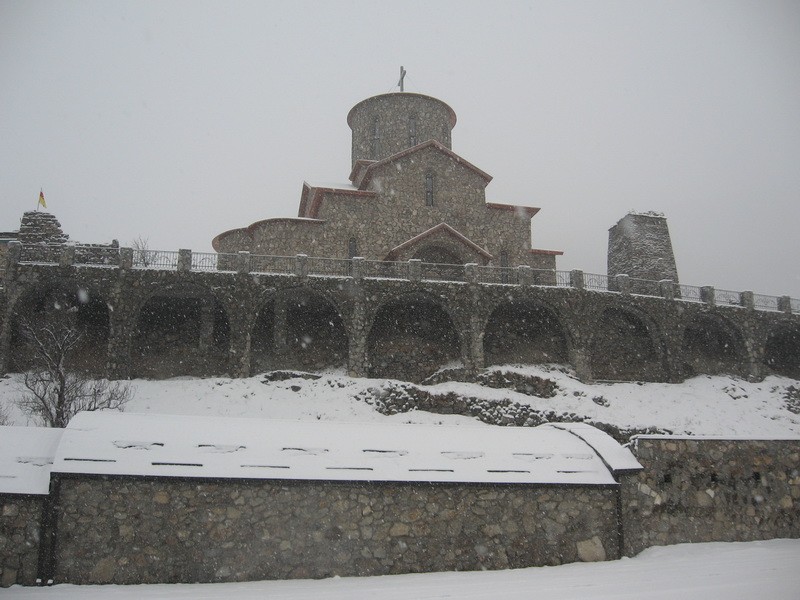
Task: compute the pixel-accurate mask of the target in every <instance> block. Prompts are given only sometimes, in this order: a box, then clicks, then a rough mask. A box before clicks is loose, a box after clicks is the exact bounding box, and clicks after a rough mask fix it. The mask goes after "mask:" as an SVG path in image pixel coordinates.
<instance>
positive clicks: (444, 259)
mask: <svg viewBox="0 0 800 600" xmlns="http://www.w3.org/2000/svg"><path fill="white" fill-rule="evenodd" d="M413 258H417V259H419V260H421V261H422V262H424V263H432V264H441V265H463V264H464V261H463V260H461V258H460V257H459V256H458V254H456V253H455V252H453V251H452V250H450V249H449V248H447V247H446V246H443V245H441V244H431V245H430V246H425V247H424V248H420V249H419V250H417V252H416V253H415V254H414V256H413Z"/></svg>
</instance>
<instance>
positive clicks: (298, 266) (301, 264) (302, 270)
mask: <svg viewBox="0 0 800 600" xmlns="http://www.w3.org/2000/svg"><path fill="white" fill-rule="evenodd" d="M294 274H295V276H297V277H299V278H300V279H306V278H307V277H308V256H307V255H305V254H298V255H297V256H295V257H294Z"/></svg>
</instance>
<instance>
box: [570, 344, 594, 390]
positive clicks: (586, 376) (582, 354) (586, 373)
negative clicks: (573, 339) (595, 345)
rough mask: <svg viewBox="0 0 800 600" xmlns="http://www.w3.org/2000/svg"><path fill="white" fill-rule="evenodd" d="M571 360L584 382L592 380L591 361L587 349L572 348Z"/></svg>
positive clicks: (579, 377) (576, 372)
mask: <svg viewBox="0 0 800 600" xmlns="http://www.w3.org/2000/svg"><path fill="white" fill-rule="evenodd" d="M569 362H570V363H572V365H573V366H574V367H575V374H576V375H577V376H578V379H579V380H581V381H583V382H584V383H586V382H591V381H592V368H591V361H590V360H589V356H588V352H587V351H586V350H584V349H583V348H575V347H572V348H570V350H569Z"/></svg>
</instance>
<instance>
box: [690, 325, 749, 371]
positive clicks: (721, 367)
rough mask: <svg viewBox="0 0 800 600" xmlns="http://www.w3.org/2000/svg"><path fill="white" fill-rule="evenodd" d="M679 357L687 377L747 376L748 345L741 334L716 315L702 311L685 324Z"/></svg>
mask: <svg viewBox="0 0 800 600" xmlns="http://www.w3.org/2000/svg"><path fill="white" fill-rule="evenodd" d="M682 356H683V359H684V365H683V368H684V370H685V374H686V375H687V376H693V375H697V374H699V373H705V374H708V375H718V374H731V375H741V376H744V375H747V347H746V345H745V342H744V338H743V336H742V333H741V332H740V331H739V330H738V329H737V328H736V327H735V326H734V325H733V324H731V322H730V321H728V320H727V319H725V318H724V317H721V316H719V315H714V314H709V313H702V314H698V315H696V316H695V317H693V318H692V319H691V320H690V321H689V323H687V325H686V327H685V328H684V330H683V347H682Z"/></svg>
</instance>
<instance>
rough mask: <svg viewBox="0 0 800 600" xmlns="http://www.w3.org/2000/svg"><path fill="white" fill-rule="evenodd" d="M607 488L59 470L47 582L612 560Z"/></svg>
mask: <svg viewBox="0 0 800 600" xmlns="http://www.w3.org/2000/svg"><path fill="white" fill-rule="evenodd" d="M617 491H618V490H617V488H616V487H615V486H587V487H582V486H530V485H489V484H431V483H375V482H370V483H358V482H355V483H353V482H341V483H339V482H319V481H293V482H287V481H249V480H218V481H201V480H190V479H172V478H169V479H168V478H161V479H141V478H139V479H137V478H106V477H80V476H69V477H66V476H62V479H61V492H60V498H59V504H60V507H61V509H60V515H59V518H58V530H57V535H56V538H57V541H56V565H57V566H56V573H55V581H56V582H70V583H76V584H77V583H151V582H189V581H200V582H210V581H244V580H254V579H290V578H318V577H330V576H334V575H341V576H359V575H381V574H391V573H413V572H428V571H453V570H479V569H503V568H518V567H527V566H534V565H555V564H561V563H568V562H574V561H577V560H587V561H589V560H605V559H614V558H617V557H618V556H619V538H618V535H619V534H618V528H617V512H616V503H617Z"/></svg>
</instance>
